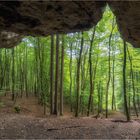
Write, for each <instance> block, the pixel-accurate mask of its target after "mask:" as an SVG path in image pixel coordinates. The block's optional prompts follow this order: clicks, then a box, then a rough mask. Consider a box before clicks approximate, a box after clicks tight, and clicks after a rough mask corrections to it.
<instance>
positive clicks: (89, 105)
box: [87, 27, 96, 116]
mask: <svg viewBox="0 0 140 140" xmlns="http://www.w3.org/2000/svg"><path fill="white" fill-rule="evenodd" d="M95 30H96V28H95V27H94V30H93V33H92V38H91V41H90V50H89V77H90V95H89V100H88V108H87V116H89V112H90V107H91V101H92V96H93V74H92V45H93V41H94V36H95Z"/></svg>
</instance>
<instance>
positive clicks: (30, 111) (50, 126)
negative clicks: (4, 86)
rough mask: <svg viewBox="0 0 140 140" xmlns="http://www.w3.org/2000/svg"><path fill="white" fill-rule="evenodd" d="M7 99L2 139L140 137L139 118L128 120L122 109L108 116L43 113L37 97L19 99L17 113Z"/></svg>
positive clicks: (1, 114) (0, 119)
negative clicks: (106, 117) (101, 117)
mask: <svg viewBox="0 0 140 140" xmlns="http://www.w3.org/2000/svg"><path fill="white" fill-rule="evenodd" d="M4 100H5V101H6V103H5V106H3V107H1V108H0V138H1V139H18V138H20V139H23V138H24V139H31V138H32V139H46V138H47V139H49V138H51V139H52V138H53V139H140V119H134V120H133V121H131V122H125V121H124V118H123V117H124V116H123V115H122V116H121V115H120V114H119V113H117V114H115V115H114V116H115V117H113V116H111V117H110V118H109V119H104V118H103V119H96V118H93V117H92V116H91V117H79V118H74V117H72V116H70V115H69V114H66V115H65V116H63V117H56V116H43V108H42V107H41V106H38V104H37V100H36V99H35V98H32V99H27V100H26V101H25V100H18V101H17V104H18V105H20V106H22V108H23V110H22V112H21V113H20V114H17V113H15V112H14V111H13V108H12V107H11V104H12V102H11V100H10V99H9V98H7V99H6V98H5V99H4ZM41 113H42V114H41Z"/></svg>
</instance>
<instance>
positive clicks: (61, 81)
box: [60, 36, 64, 115]
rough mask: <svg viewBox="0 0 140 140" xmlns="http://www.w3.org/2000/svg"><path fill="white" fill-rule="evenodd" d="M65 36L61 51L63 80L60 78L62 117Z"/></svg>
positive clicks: (61, 113)
mask: <svg viewBox="0 0 140 140" xmlns="http://www.w3.org/2000/svg"><path fill="white" fill-rule="evenodd" d="M63 77H64V36H62V49H61V78H60V115H63V80H64V78H63Z"/></svg>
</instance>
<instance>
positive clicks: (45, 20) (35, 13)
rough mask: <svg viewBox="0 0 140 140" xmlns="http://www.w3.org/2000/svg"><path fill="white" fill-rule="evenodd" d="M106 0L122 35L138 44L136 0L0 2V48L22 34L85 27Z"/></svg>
mask: <svg viewBox="0 0 140 140" xmlns="http://www.w3.org/2000/svg"><path fill="white" fill-rule="evenodd" d="M106 3H108V4H109V6H110V7H111V9H112V11H113V13H114V14H115V16H116V19H117V24H118V26H119V30H120V32H121V35H122V37H123V38H124V39H125V40H126V41H128V42H130V43H131V44H132V45H133V46H134V47H140V32H139V31H140V8H139V7H140V2H139V1H125V2H124V1H107V2H105V1H94V0H93V1H28V0H27V1H1V2H0V44H1V46H0V47H4V48H8V47H14V46H15V45H17V44H18V43H19V42H20V41H21V38H22V37H24V36H28V35H31V36H46V35H50V34H55V33H69V32H76V31H81V30H88V29H90V28H91V27H93V26H94V25H96V24H97V23H98V21H99V20H100V19H101V18H102V14H103V11H104V8H105V6H106Z"/></svg>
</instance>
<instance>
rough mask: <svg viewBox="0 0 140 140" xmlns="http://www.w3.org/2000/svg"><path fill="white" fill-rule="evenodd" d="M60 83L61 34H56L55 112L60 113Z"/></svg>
mask: <svg viewBox="0 0 140 140" xmlns="http://www.w3.org/2000/svg"><path fill="white" fill-rule="evenodd" d="M58 85H59V35H58V34H57V35H56V71H55V100H54V114H55V115H58Z"/></svg>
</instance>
